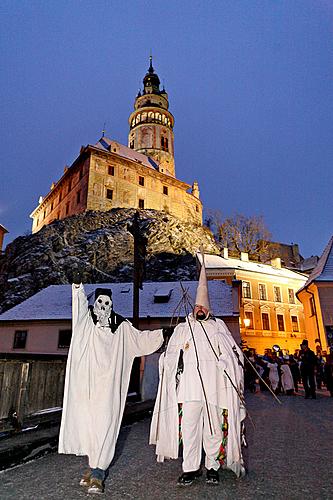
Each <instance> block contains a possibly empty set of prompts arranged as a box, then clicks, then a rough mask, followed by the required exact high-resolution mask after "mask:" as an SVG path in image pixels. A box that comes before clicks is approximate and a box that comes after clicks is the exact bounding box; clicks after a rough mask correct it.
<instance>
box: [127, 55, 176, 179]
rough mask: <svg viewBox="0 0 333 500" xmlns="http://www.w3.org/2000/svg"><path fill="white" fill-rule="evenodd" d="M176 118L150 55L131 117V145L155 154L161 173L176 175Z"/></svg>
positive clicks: (143, 151) (129, 140)
mask: <svg viewBox="0 0 333 500" xmlns="http://www.w3.org/2000/svg"><path fill="white" fill-rule="evenodd" d="M174 122H175V120H174V117H173V115H172V114H171V113H170V111H169V100H168V94H167V92H166V90H165V88H164V86H163V88H162V90H160V79H159V77H158V74H157V73H156V72H155V70H154V68H153V59H152V56H150V61H149V68H148V71H147V73H146V74H145V76H144V78H143V90H142V91H139V93H138V94H137V96H136V99H135V103H134V111H133V113H131V115H130V117H129V126H130V130H129V134H128V146H129V147H130V148H132V149H135V150H136V151H138V152H140V153H143V154H145V155H147V156H150V157H152V158H153V159H154V160H155V161H156V162H157V164H158V165H159V170H160V172H162V173H164V174H167V175H171V176H172V177H175V175H176V174H175V160H174V135H173V126H174Z"/></svg>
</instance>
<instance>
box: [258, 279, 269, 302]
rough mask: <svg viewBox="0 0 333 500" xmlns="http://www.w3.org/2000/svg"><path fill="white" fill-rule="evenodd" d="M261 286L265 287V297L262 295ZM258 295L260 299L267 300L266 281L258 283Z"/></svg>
mask: <svg viewBox="0 0 333 500" xmlns="http://www.w3.org/2000/svg"><path fill="white" fill-rule="evenodd" d="M261 287H263V290H264V292H265V293H264V296H265V297H264V298H263V297H261ZM258 295H259V300H265V301H267V286H266V283H258Z"/></svg>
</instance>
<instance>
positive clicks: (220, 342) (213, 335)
mask: <svg viewBox="0 0 333 500" xmlns="http://www.w3.org/2000/svg"><path fill="white" fill-rule="evenodd" d="M189 322H190V324H191V328H192V332H193V335H194V339H195V345H196V347H197V351H198V356H199V363H200V373H201V376H202V380H203V386H204V389H205V393H206V398H207V403H209V404H213V405H215V406H217V407H219V408H221V410H222V409H223V408H226V409H228V424H229V428H228V440H227V461H226V467H227V468H229V469H231V470H233V471H234V472H235V474H236V475H237V476H240V475H241V474H242V473H243V472H244V466H243V459H242V453H241V422H242V420H243V419H244V418H245V416H246V412H245V408H244V406H243V404H242V402H241V401H240V398H239V395H238V394H237V392H236V390H235V388H234V387H233V386H232V384H231V382H230V381H229V380H228V378H227V376H226V374H225V372H224V370H225V371H226V372H227V373H228V375H229V377H230V378H231V380H232V382H233V384H234V385H235V387H236V388H237V390H238V392H239V393H240V394H241V395H242V394H243V389H244V381H243V368H242V367H241V366H240V365H239V363H238V360H237V357H236V354H235V352H234V351H233V348H234V350H235V351H236V353H237V354H238V356H239V359H240V361H241V363H243V353H242V351H241V350H240V349H239V348H238V346H237V345H236V342H235V341H234V339H233V337H232V335H231V333H230V332H229V330H228V329H227V327H226V325H225V323H224V322H223V321H222V320H220V319H216V321H214V320H212V319H209V320H207V321H204V322H203V326H204V328H205V330H206V332H207V335H208V338H209V340H210V341H211V344H212V346H213V348H214V351H215V353H216V354H217V356H218V357H219V359H218V360H217V359H216V356H215V354H214V352H213V350H212V348H211V347H210V345H209V343H208V340H207V338H206V336H205V333H204V331H203V329H202V326H201V325H200V322H199V321H196V320H194V318H193V316H192V315H189V317H187V318H186V322H185V323H181V324H179V325H178V326H177V327H176V328H175V331H174V333H173V334H172V336H171V338H170V341H169V345H168V348H167V351H166V352H165V353H164V354H162V355H161V357H160V382H159V388H158V393H157V397H156V403H155V408H154V413H153V418H152V424H151V430H150V441H149V442H150V444H155V445H156V455H157V460H158V461H163V460H164V458H178V451H179V450H178V447H179V427H178V426H179V422H178V402H184V401H203V400H206V398H205V396H204V392H203V388H202V384H201V382H200V378H199V373H198V370H197V365H196V357H195V346H194V342H193V338H192V333H191V329H190V325H189ZM181 349H182V350H183V353H184V354H183V360H184V371H183V373H182V375H181V376H180V382H179V387H178V390H177V389H176V372H177V366H178V359H179V353H180V350H181ZM221 418H222V411H221Z"/></svg>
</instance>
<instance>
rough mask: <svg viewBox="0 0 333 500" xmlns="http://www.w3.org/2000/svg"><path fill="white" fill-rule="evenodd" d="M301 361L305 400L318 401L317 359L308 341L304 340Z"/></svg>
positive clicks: (300, 355)
mask: <svg viewBox="0 0 333 500" xmlns="http://www.w3.org/2000/svg"><path fill="white" fill-rule="evenodd" d="M299 359H300V361H301V366H300V371H301V377H302V382H303V387H304V391H305V399H309V397H310V396H311V398H312V399H316V383H315V370H316V366H317V357H316V355H315V353H314V352H313V351H311V349H310V348H309V345H308V341H307V340H303V342H302V343H301V351H300V353H299Z"/></svg>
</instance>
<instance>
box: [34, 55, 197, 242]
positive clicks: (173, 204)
mask: <svg viewBox="0 0 333 500" xmlns="http://www.w3.org/2000/svg"><path fill="white" fill-rule="evenodd" d="M129 126H130V130H129V135H128V146H125V145H123V144H120V143H119V142H117V141H114V140H113V139H109V138H107V137H105V136H104V135H103V136H102V137H101V139H100V140H99V141H98V142H97V143H96V144H94V145H91V144H88V145H87V146H82V147H81V151H80V154H79V156H78V157H77V158H76V160H75V161H74V162H73V164H72V165H71V166H70V167H66V168H65V170H64V174H63V176H62V177H61V179H60V180H59V181H58V182H56V183H52V185H51V189H50V191H49V193H48V194H47V195H46V196H44V197H40V199H39V204H38V206H37V208H35V210H34V211H33V212H32V213H31V215H30V217H31V218H32V219H33V224H32V232H33V233H35V232H37V231H39V230H40V229H41V228H42V227H43V226H45V225H46V224H50V223H51V222H53V221H54V220H57V219H64V218H65V217H68V216H70V215H74V214H79V213H82V212H85V211H86V210H101V211H107V210H110V209H111V208H137V209H154V210H160V211H165V212H167V213H170V214H171V215H174V216H175V217H178V218H179V219H181V220H184V221H188V222H192V223H195V224H200V225H201V224H202V203H201V201H200V196H199V187H198V183H197V182H196V181H194V182H193V184H192V186H191V185H189V184H187V183H185V182H183V181H181V180H178V179H177V178H176V172H175V160H174V134H173V126H174V117H173V115H172V114H171V113H170V111H169V100H168V94H167V93H166V91H165V89H164V88H163V89H162V90H160V80H159V77H158V75H157V73H156V72H155V70H154V68H153V65H152V58H150V65H149V69H148V72H147V73H146V75H145V77H144V79H143V89H142V91H139V93H138V95H137V97H136V99H135V103H134V111H133V112H132V114H131V115H130V117H129Z"/></svg>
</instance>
